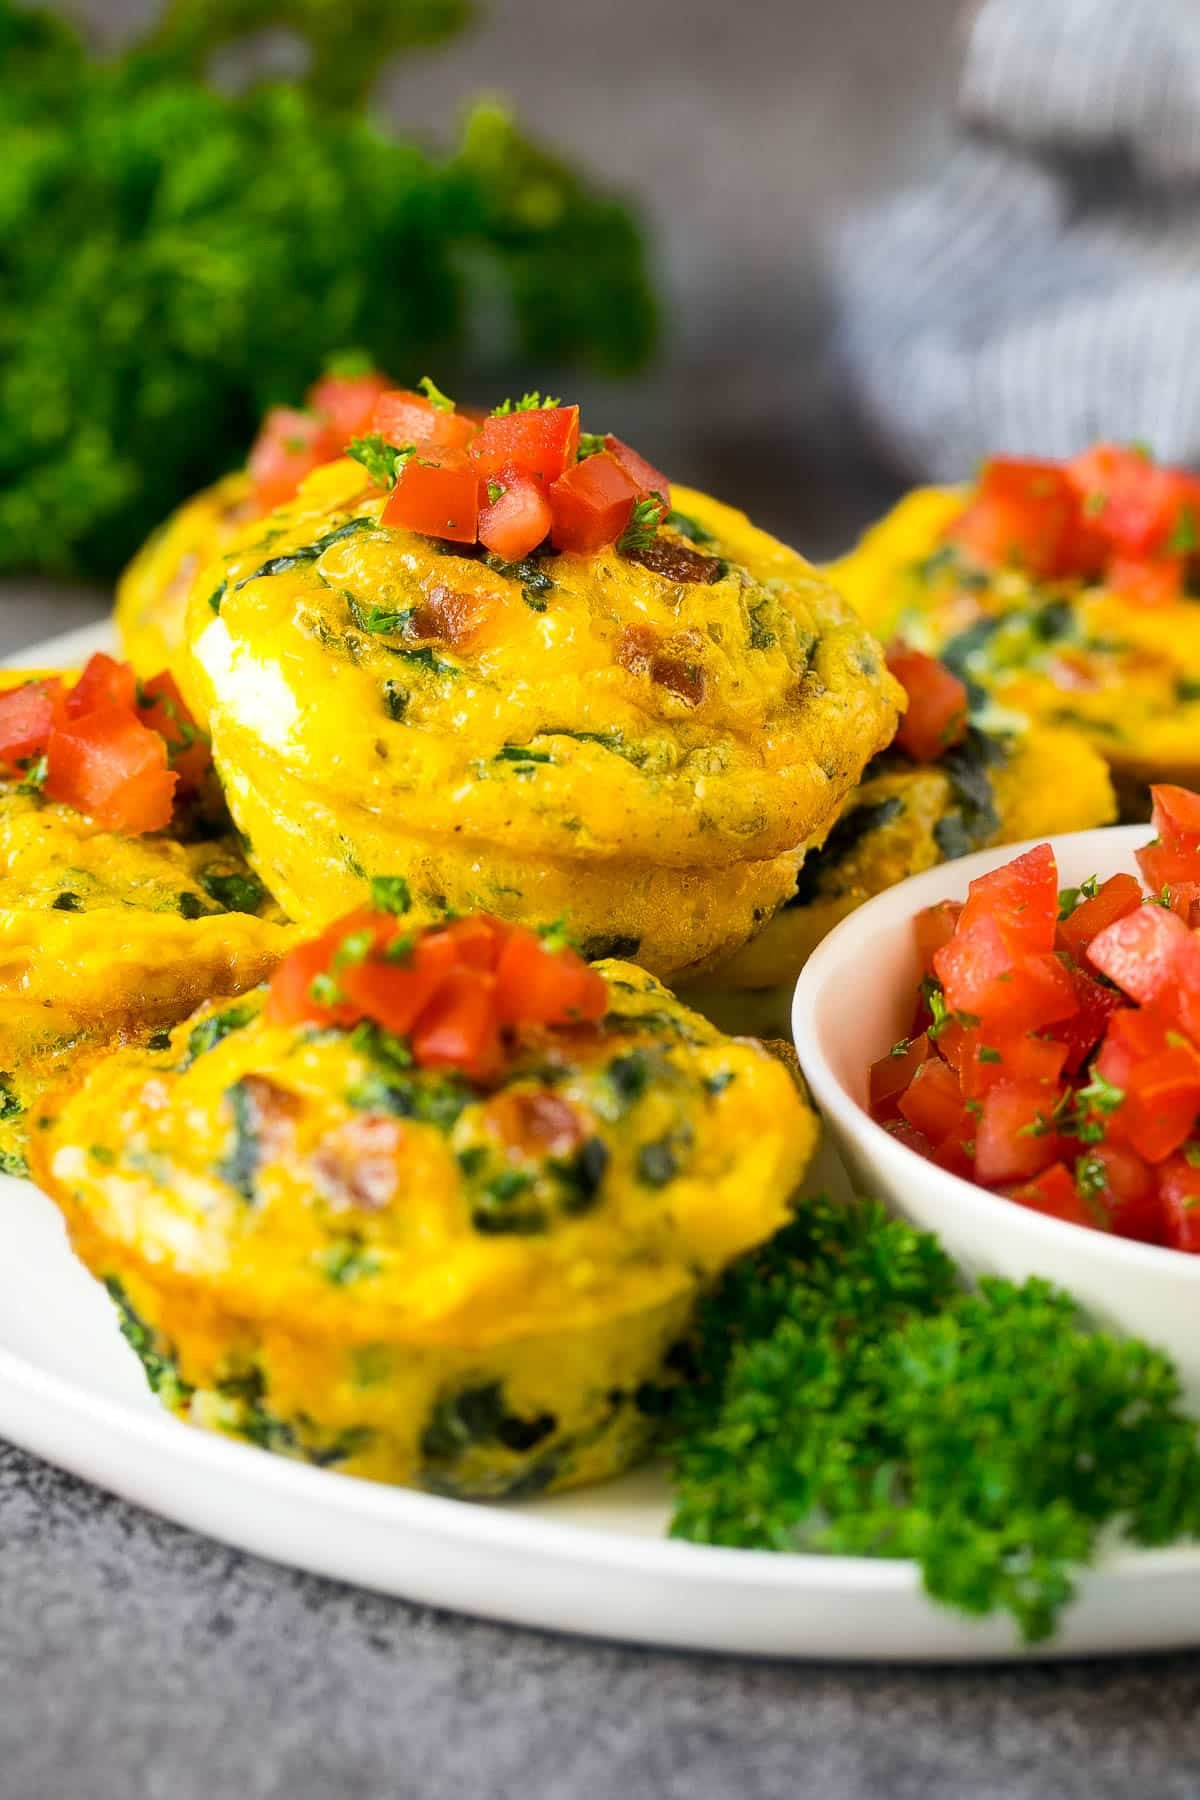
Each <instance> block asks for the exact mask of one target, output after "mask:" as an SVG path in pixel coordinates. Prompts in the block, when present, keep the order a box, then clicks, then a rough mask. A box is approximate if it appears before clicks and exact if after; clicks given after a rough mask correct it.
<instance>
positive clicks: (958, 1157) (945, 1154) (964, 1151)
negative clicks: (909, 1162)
mask: <svg viewBox="0 0 1200 1800" xmlns="http://www.w3.org/2000/svg"><path fill="white" fill-rule="evenodd" d="M973 1131H974V1125H973V1122H972V1121H971V1120H970V1116H969V1115H968V1114H964V1116H963V1123H962V1124H961V1125H960V1126H959V1128H958V1130H957V1131H952V1132H950V1133H949V1135H948V1136H946V1137H944V1138H943V1139H942V1141H941V1143H940V1144H935V1145H934V1147H933V1155H932V1158H931V1160H932V1161H933V1162H935V1163H936V1164H937V1166H938V1168H939V1169H945V1170H946V1171H947V1172H948V1173H949V1174H951V1175H961V1176H962V1178H963V1180H964V1181H970V1180H971V1179H972V1176H973V1175H974V1167H973V1165H972V1162H971V1155H970V1151H969V1149H968V1145H969V1144H970V1143H971V1141H972V1133H973Z"/></svg>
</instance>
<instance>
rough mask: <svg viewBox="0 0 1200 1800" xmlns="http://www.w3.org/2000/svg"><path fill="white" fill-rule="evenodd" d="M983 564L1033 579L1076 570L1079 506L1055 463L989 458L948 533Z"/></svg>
mask: <svg viewBox="0 0 1200 1800" xmlns="http://www.w3.org/2000/svg"><path fill="white" fill-rule="evenodd" d="M949 535H950V536H951V537H952V538H953V539H954V540H955V541H956V542H958V543H960V544H961V545H962V546H963V548H964V549H966V550H967V551H969V552H970V553H971V554H972V555H973V556H975V557H977V558H978V560H979V561H980V562H981V563H984V564H985V565H987V566H988V567H994V568H1006V567H1009V566H1012V567H1017V568H1021V569H1023V570H1024V571H1025V572H1026V573H1027V574H1028V575H1029V576H1030V577H1031V578H1032V579H1033V580H1035V581H1040V580H1053V579H1054V578H1056V577H1058V576H1065V575H1070V574H1073V573H1074V572H1075V569H1076V566H1077V563H1078V558H1079V550H1080V543H1079V538H1080V505H1079V498H1078V494H1077V493H1076V490H1075V488H1074V486H1073V484H1072V482H1071V480H1070V478H1069V476H1068V474H1067V471H1066V470H1065V469H1064V468H1063V467H1062V466H1061V464H1059V463H1054V462H1039V461H1036V460H1034V459H1032V458H1017V457H993V458H992V459H991V461H989V462H987V463H985V464H984V468H983V472H982V474H981V476H980V478H979V484H978V487H977V489H976V492H975V498H974V499H973V501H972V502H971V504H970V505H969V506H968V507H967V510H966V511H965V512H964V513H963V515H962V517H961V518H960V519H958V520H957V521H956V522H955V524H954V525H953V526H952V527H951V529H950V534H949Z"/></svg>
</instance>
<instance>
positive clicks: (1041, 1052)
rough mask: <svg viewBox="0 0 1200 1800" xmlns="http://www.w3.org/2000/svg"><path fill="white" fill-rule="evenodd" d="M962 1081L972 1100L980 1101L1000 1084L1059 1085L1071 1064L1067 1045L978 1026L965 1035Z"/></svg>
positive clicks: (965, 1091)
mask: <svg viewBox="0 0 1200 1800" xmlns="http://www.w3.org/2000/svg"><path fill="white" fill-rule="evenodd" d="M963 1038H964V1041H963V1045H962V1056H961V1061H960V1062H959V1065H958V1074H959V1081H960V1082H961V1084H962V1091H963V1094H964V1096H965V1097H966V1098H967V1099H968V1100H977V1099H980V1098H981V1097H982V1096H983V1095H984V1094H986V1093H987V1092H988V1090H989V1088H994V1087H995V1086H996V1084H997V1082H1000V1081H1006V1082H1010V1083H1011V1082H1031V1081H1032V1082H1056V1081H1058V1079H1059V1077H1060V1076H1061V1074H1062V1072H1063V1069H1064V1067H1065V1065H1066V1061H1067V1046H1066V1045H1065V1044H1063V1043H1058V1042H1056V1041H1054V1040H1052V1039H1050V1038H1043V1037H1034V1036H1033V1035H1032V1034H1031V1033H1029V1032H996V1031H991V1032H989V1031H988V1029H987V1027H986V1026H977V1027H975V1028H974V1029H973V1030H971V1031H967V1032H965V1033H964V1034H963Z"/></svg>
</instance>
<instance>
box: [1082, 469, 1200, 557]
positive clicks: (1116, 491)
mask: <svg viewBox="0 0 1200 1800" xmlns="http://www.w3.org/2000/svg"><path fill="white" fill-rule="evenodd" d="M1067 475H1068V478H1069V480H1070V481H1071V483H1072V485H1073V486H1074V488H1075V491H1076V493H1077V494H1078V495H1079V498H1080V501H1081V503H1082V505H1083V508H1084V512H1085V514H1086V516H1087V517H1088V518H1089V519H1090V520H1091V523H1092V526H1093V529H1094V530H1096V531H1097V532H1099V533H1100V534H1101V536H1103V537H1104V538H1105V539H1106V540H1107V542H1108V543H1110V544H1111V545H1113V546H1114V547H1115V548H1116V549H1117V550H1118V551H1120V552H1121V554H1122V555H1123V556H1128V557H1145V556H1148V555H1150V554H1152V553H1153V552H1154V551H1156V550H1158V549H1160V548H1161V547H1162V545H1163V543H1164V542H1165V540H1166V538H1167V537H1168V536H1169V534H1170V532H1171V530H1172V528H1173V526H1174V524H1175V521H1176V519H1177V517H1178V514H1179V505H1180V495H1181V491H1182V490H1181V488H1180V484H1179V480H1178V477H1176V476H1175V475H1173V474H1172V473H1171V471H1170V470H1169V469H1162V468H1159V467H1158V465H1157V464H1156V463H1155V462H1153V461H1152V460H1151V458H1149V457H1148V456H1145V455H1143V454H1142V452H1141V451H1139V450H1131V449H1127V448H1124V447H1122V446H1121V445H1118V444H1096V445H1094V446H1093V447H1092V448H1091V449H1090V450H1085V451H1084V452H1083V454H1082V455H1080V456H1076V457H1074V458H1073V459H1072V460H1071V461H1070V462H1069V463H1068V464H1067Z"/></svg>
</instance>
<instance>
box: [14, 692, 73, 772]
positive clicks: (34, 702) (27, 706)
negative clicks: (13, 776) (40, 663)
mask: <svg viewBox="0 0 1200 1800" xmlns="http://www.w3.org/2000/svg"><path fill="white" fill-rule="evenodd" d="M65 714H66V705H65V700H64V695H63V684H62V682H61V681H60V680H59V678H58V676H57V675H55V676H52V677H51V678H50V679H49V680H48V681H27V682H25V683H24V684H23V686H21V687H15V688H9V690H8V691H7V692H6V693H0V763H2V764H3V765H4V767H5V768H6V769H9V770H15V769H18V768H19V767H20V765H21V764H22V763H25V762H28V761H31V760H32V759H34V758H36V757H38V756H41V755H42V753H43V752H44V750H45V748H46V745H47V744H48V743H49V741H50V733H51V732H52V731H53V729H54V727H55V725H56V724H58V723H59V722H60V721H61V720H62V719H63V718H64V717H65Z"/></svg>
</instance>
